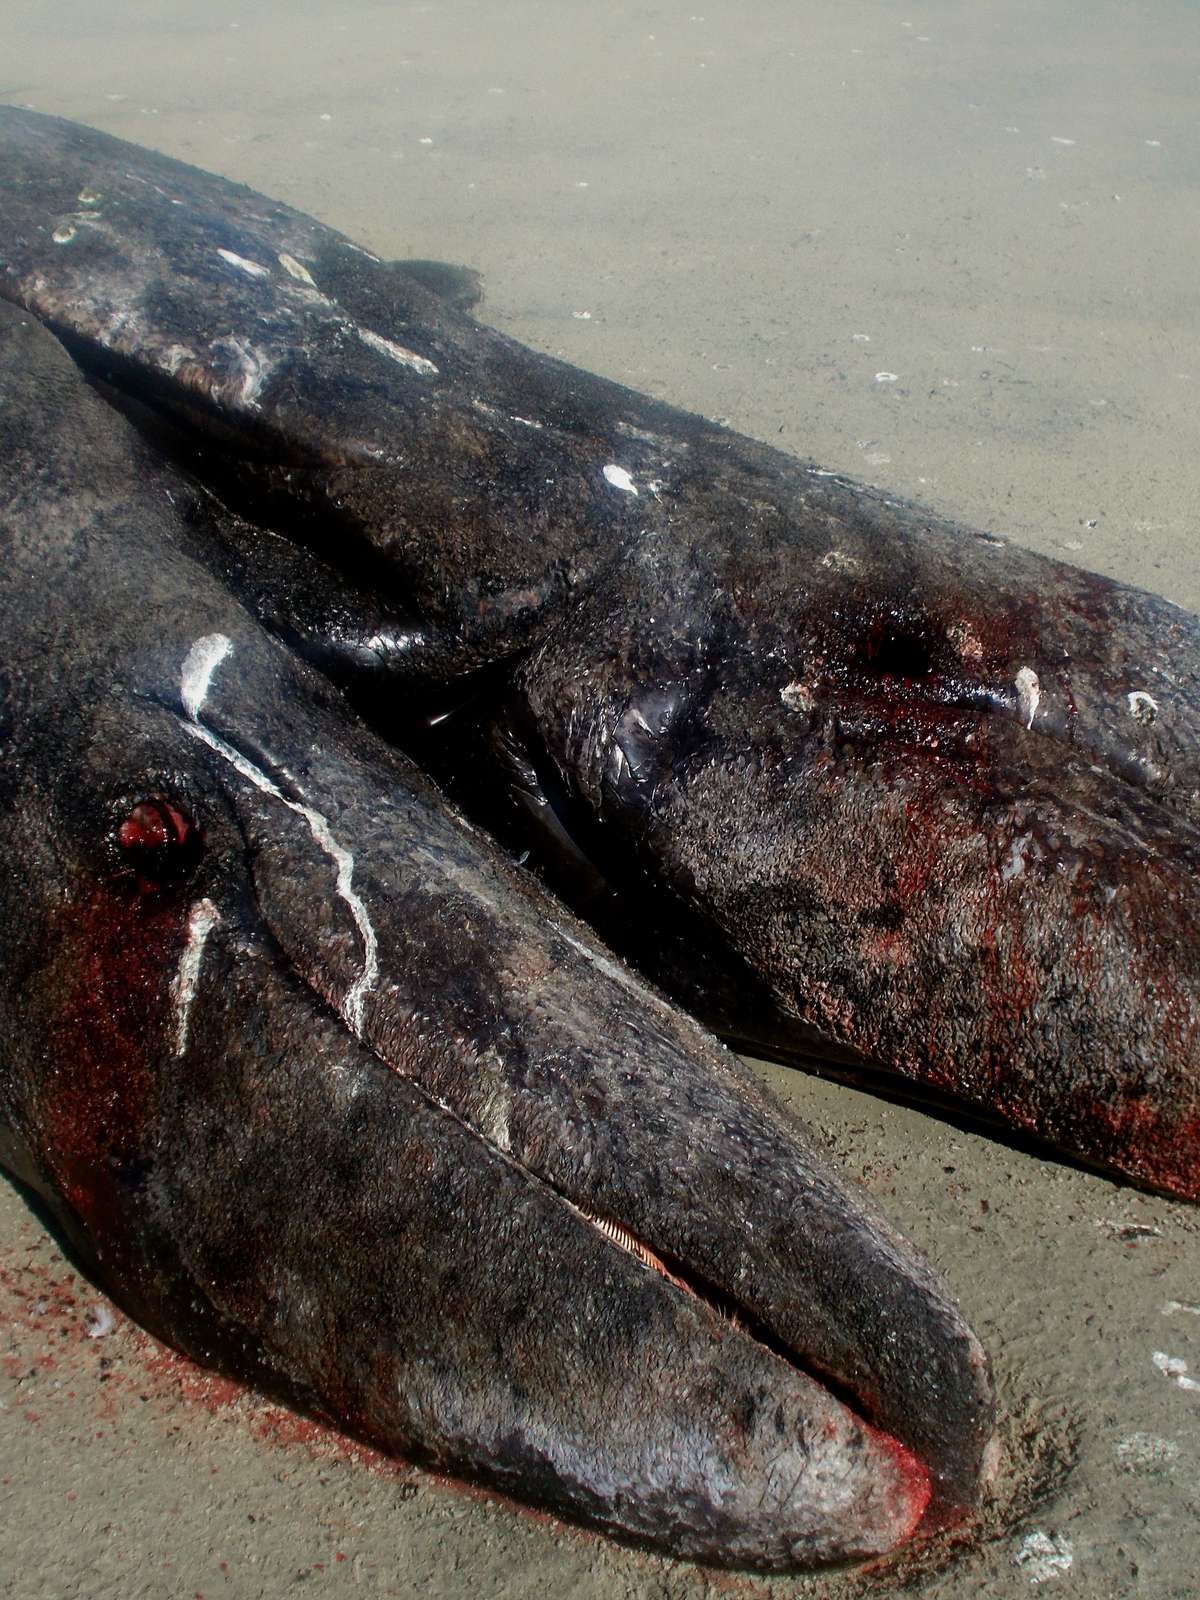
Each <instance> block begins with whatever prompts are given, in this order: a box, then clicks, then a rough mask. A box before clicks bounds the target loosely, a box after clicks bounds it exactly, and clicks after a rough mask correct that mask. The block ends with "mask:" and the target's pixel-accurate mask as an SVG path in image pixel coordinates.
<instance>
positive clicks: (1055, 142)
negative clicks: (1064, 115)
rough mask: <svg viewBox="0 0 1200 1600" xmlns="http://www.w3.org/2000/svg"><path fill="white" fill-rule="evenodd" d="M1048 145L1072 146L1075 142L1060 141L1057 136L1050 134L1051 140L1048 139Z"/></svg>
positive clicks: (1069, 140)
mask: <svg viewBox="0 0 1200 1600" xmlns="http://www.w3.org/2000/svg"><path fill="white" fill-rule="evenodd" d="M1050 143H1051V144H1074V143H1075V141H1074V139H1060V138H1059V137H1058V135H1057V134H1052V135H1051V138H1050Z"/></svg>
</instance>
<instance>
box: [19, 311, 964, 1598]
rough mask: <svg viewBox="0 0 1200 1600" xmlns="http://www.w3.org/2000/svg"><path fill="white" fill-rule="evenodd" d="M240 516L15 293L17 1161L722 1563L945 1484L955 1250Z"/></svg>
mask: <svg viewBox="0 0 1200 1600" xmlns="http://www.w3.org/2000/svg"><path fill="white" fill-rule="evenodd" d="M236 537H237V535H236V530H235V529H234V528H233V526H232V522H231V519H230V518H229V517H228V515H227V514H226V513H225V512H223V511H222V510H221V508H220V507H219V506H218V505H217V504H216V503H215V502H214V501H213V500H212V498H211V497H210V496H208V495H207V494H206V493H205V492H204V491H203V490H201V489H200V488H198V487H197V486H196V485H194V484H193V483H191V482H189V481H188V480H186V479H184V478H182V477H181V476H179V475H178V473H176V472H175V471H174V470H173V469H171V468H170V467H169V466H168V465H167V464H166V463H164V462H163V461H162V460H161V459H160V458H159V457H158V456H156V455H155V454H154V453H153V452H151V451H150V450H149V449H148V447H147V446H146V445H145V444H144V442H143V441H141V440H140V439H139V437H138V436H137V435H136V434H135V433H134V432H133V430H132V429H131V428H130V427H129V425H128V424H127V423H126V421H125V420H124V419H123V418H121V417H120V416H119V415H118V414H117V412H116V411H115V410H113V409H112V407H110V406H109V405H108V404H107V403H106V402H105V401H104V400H102V399H101V398H100V397H99V396H98V395H97V394H96V393H95V392H94V391H93V390H92V389H91V388H90V387H89V386H88V385H87V383H86V382H85V380H84V378H83V376H82V374H81V373H80V371H79V370H78V368H77V367H76V366H75V365H74V364H73V362H72V361H71V359H70V358H69V356H68V355H67V353H66V352H65V350H64V349H63V348H62V347H61V345H60V344H59V343H58V342H57V341H56V340H55V339H54V338H53V337H52V336H51V334H50V333H49V332H48V331H47V330H46V329H45V328H43V327H42V326H40V325H39V324H38V322H37V321H36V320H35V319H34V318H33V317H32V316H30V315H29V314H27V313H25V312H22V311H20V310H19V309H17V308H15V307H12V306H9V305H4V304H0V556H2V559H0V619H2V622H3V626H2V628H0V634H2V637H3V646H2V649H0V742H2V744H3V752H4V760H3V762H2V763H0V1039H2V1040H3V1051H2V1054H0V1161H2V1162H3V1164H4V1165H5V1166H6V1167H7V1168H8V1169H9V1170H10V1171H11V1172H12V1173H13V1174H14V1175H15V1176H16V1177H18V1178H19V1179H21V1180H22V1181H23V1182H24V1183H26V1184H28V1185H30V1186H32V1187H33V1189H34V1190H36V1192H37V1193H38V1194H39V1195H40V1196H41V1197H42V1199H43V1200H44V1202H45V1203H46V1204H47V1206H48V1207H49V1208H50V1210H51V1211H52V1213H53V1215H54V1217H55V1218H56V1219H57V1221H58V1223H59V1225H60V1226H61V1227H62V1229H63V1230H64V1232H65V1233H66V1235H67V1237H68V1238H69V1240H70V1241H71V1243H72V1245H73V1246H74V1249H75V1251H76V1252H77V1254H78V1256H79V1257H80V1259H81V1261H82V1262H83V1264H84V1265H85V1266H86V1267H87V1268H88V1270H90V1271H91V1272H92V1273H93V1274H94V1275H95V1277H96V1278H97V1280H98V1281H99V1282H100V1283H102V1284H103V1285H104V1286H105V1287H106V1288H107V1289H108V1290H109V1291H110V1292H111V1293H112V1294H113V1295H114V1297H115V1298H116V1299H117V1300H118V1301H119V1302H120V1303H121V1304H122V1305H124V1306H125V1307H126V1308H127V1309H128V1310H129V1311H130V1312H131V1314H132V1315H134V1316H135V1317H137V1318H138V1319H139V1320H140V1321H141V1322H142V1323H143V1324H144V1325H145V1326H146V1327H148V1328H150V1329H151V1330H152V1331H154V1332H155V1333H157V1334H159V1335H160V1336H161V1337H163V1338H165V1339H167V1340H169V1341H170V1342H171V1343H172V1344H174V1345H176V1346H177V1347H178V1348H180V1349H182V1350H184V1351H185V1352H187V1353H188V1354H189V1355H191V1356H192V1357H194V1358H195V1359H197V1360H199V1361H202V1362H205V1363H208V1364H212V1365H216V1366H220V1367H222V1368H224V1369H225V1370H227V1371H229V1372H232V1373H234V1374H235V1375H238V1376H240V1377H242V1378H244V1379H247V1380H248V1381H252V1382H255V1383H257V1384H259V1385H261V1386H262V1387H264V1388H266V1389H268V1390H270V1391H271V1392H273V1393H276V1394H280V1395H282V1396H284V1397H285V1398H286V1399H288V1400H289V1401H290V1402H291V1403H293V1404H296V1405H299V1406H301V1407H303V1408H305V1409H307V1410H308V1411H310V1412H312V1413H314V1414H316V1415H318V1416H321V1417H324V1418H326V1419H328V1420H331V1421H333V1422H334V1423H335V1424H336V1425H338V1426H339V1427H342V1428H344V1429H347V1430H349V1431H351V1432H353V1433H355V1434H356V1435H358V1436H360V1437H362V1438H364V1439H366V1440H368V1441H369V1442H371V1443H373V1444H375V1445H376V1446H378V1447H380V1448H382V1449H384V1450H388V1451H394V1452H401V1453H404V1454H406V1455H409V1456H412V1457H415V1458H417V1459H420V1460H424V1461H427V1462H431V1463H434V1464H436V1465H437V1466H439V1467H441V1468H443V1469H445V1470H449V1471H453V1472H457V1473H461V1474H466V1475H469V1476H472V1477H475V1478H478V1479H481V1480H482V1481H484V1482H486V1483H489V1484H491V1485H493V1486H495V1487H497V1488H500V1489H502V1490H505V1491H507V1492H508V1493H511V1494H512V1495H514V1496H516V1497H518V1498H521V1499H524V1500H527V1501H532V1502H534V1503H538V1504H543V1505H548V1506H550V1507H551V1508H553V1509H555V1510H557V1511H559V1512H562V1513H564V1514H566V1515H568V1516H572V1517H575V1518H577V1519H580V1520H583V1521H585V1522H589V1523H592V1524H593V1525H595V1526H598V1527H600V1528H601V1529H603V1530H605V1531H608V1532H611V1533H615V1534H618V1535H622V1536H624V1537H627V1538H632V1539H635V1540H639V1541H642V1542H647V1543H650V1544H652V1545H654V1546H655V1547H657V1548H659V1549H661V1550H663V1551H667V1552H670V1553H672V1554H676V1555H685V1556H691V1557H695V1558H698V1559H702V1560H705V1561H710V1562H714V1563H718V1564H724V1565H733V1566H756V1567H762V1568H767V1569H770V1568H790V1567H796V1566H804V1565H812V1564H816V1563H820V1562H824V1561H830V1560H841V1559H846V1558H849V1557H861V1556H865V1555H871V1554H874V1553H877V1552H880V1551H882V1550H886V1549H888V1548H891V1547H892V1546H894V1545H895V1544H897V1543H899V1542H902V1541H903V1540H904V1539H905V1538H907V1537H909V1536H910V1535H911V1533H912V1532H913V1531H914V1529H915V1528H916V1527H918V1526H920V1527H921V1528H922V1529H926V1528H933V1527H936V1526H938V1525H939V1524H941V1523H944V1522H947V1521H951V1520H954V1519H956V1518H958V1517H961V1516H962V1515H963V1514H964V1513H965V1512H966V1511H967V1510H968V1509H969V1508H970V1507H971V1505H972V1504H973V1503H974V1502H975V1500H976V1498H977V1496H978V1494H979V1492H980V1490H981V1487H982V1485H983V1483H984V1481H985V1480H986V1477H987V1475H988V1473H989V1472H990V1470H991V1467H992V1459H993V1454H994V1450H993V1446H992V1444H991V1440H992V1434H993V1427H994V1414H993V1400H992V1393H991V1384H990V1378H989V1374H988V1368H987V1362H986V1358H985V1357H984V1354H983V1352H982V1350H981V1348H980V1346H979V1343H978V1341H977V1340H976V1339H975V1337H974V1336H973V1335H972V1333H971V1332H970V1330H969V1328H968V1327H967V1326H966V1324H965V1322H964V1321H963V1319H962V1316H961V1314H960V1313H959V1311H958V1310H957V1308H956V1307H955V1305H954V1303H953V1301H952V1300H951V1299H950V1297H949V1296H948V1294H947V1292H946V1290H945V1289H944V1287H943V1286H942V1284H941V1283H940V1281H939V1280H938V1278H937V1277H936V1275H935V1274H934V1272H933V1271H932V1269H931V1268H930V1267H929V1266H928V1264H927V1263H925V1262H924V1261H923V1260H921V1259H920V1258H919V1257H918V1256H917V1254H916V1253H915V1252H914V1251H913V1250H912V1248H911V1246H909V1245H907V1244H906V1243H905V1242H904V1241H903V1240H902V1239H901V1238H900V1237H899V1236H898V1235H897V1234H896V1233H895V1231H894V1230H893V1229H892V1228H891V1227H890V1226H889V1225H888V1224H887V1223H886V1222H885V1221H884V1220H883V1219H882V1218H881V1217H880V1216H878V1215H877V1214H876V1212H875V1209H874V1207H873V1205H872V1203H871V1202H870V1201H869V1200H868V1199H867V1197H866V1196H864V1195H860V1194H856V1193H854V1192H852V1191H851V1190H849V1189H848V1188H846V1186H845V1185H844V1184H843V1183H841V1182H840V1181H839V1179H838V1178H837V1176H836V1175H835V1174H834V1173H833V1172H832V1171H831V1170H830V1168H829V1166H828V1164H827V1163H826V1162H825V1161H823V1160H822V1158H821V1157H820V1156H819V1155H818V1154H817V1153H816V1152H815V1151H814V1149H813V1147H812V1142H811V1139H810V1136H809V1135H807V1133H806V1132H805V1130H804V1129H803V1128H802V1127H801V1126H800V1125H799V1124H798V1123H796V1122H795V1121H793V1120H792V1119H790V1118H789V1117H788V1116H787V1115H786V1114H785V1113H784V1112H783V1111H782V1110H781V1109H780V1108H779V1107H778V1106H776V1105H775V1103H774V1102H773V1101H772V1100H771V1099H770V1098H769V1097H768V1096H767V1095H766V1094H765V1093H764V1092H763V1091H762V1089H761V1088H760V1087H759V1086H757V1085H756V1083H755V1081H754V1079H753V1077H752V1076H751V1074H750V1073H749V1072H748V1071H747V1070H746V1069H745V1068H744V1067H743V1066H742V1065H741V1063H739V1062H738V1061H737V1060H736V1058H735V1057H733V1056H731V1055H729V1054H728V1052H727V1051H725V1050H724V1049H723V1048H722V1047H721V1046H719V1045H718V1044H716V1043H715V1041H713V1040H711V1039H710V1038H709V1037H708V1036H707V1035H706V1034H704V1033H703V1032H702V1031H701V1029H700V1028H699V1027H698V1026H697V1025H696V1024H695V1023H693V1022H692V1021H691V1020H690V1019H689V1018H688V1017H686V1016H685V1015H684V1014H682V1013H680V1012H679V1011H677V1010H676V1009H675V1008H674V1007H672V1006H671V1005H669V1004H668V1003H667V1002H666V1001H665V1000H664V999H663V998H661V997H660V996H659V995H658V994H656V993H655V992H654V991H652V990H650V989H649V988H648V987H647V986H646V985H645V984H644V983H643V982H642V981H641V980H640V979H638V978H637V977H635V976H634V975H633V974H632V973H631V972H629V971H628V970H627V969H626V968H624V967H622V966H621V965H620V964H619V963H618V962H617V961H616V960H615V959H614V958H613V957H611V956H609V955H608V954H607V953H606V952H605V950H604V949H603V947H602V946H600V945H599V943H598V942H597V941H595V939H594V938H593V937H592V936H591V935H590V933H589V932H588V930H587V929H586V928H585V927H584V926H582V925H581V924H579V923H578V922H576V921H575V919H574V918H573V917H572V916H571V914H570V913H569V911H567V909H566V908H565V907H563V906H562V905H561V904H560V903H558V902H556V901H554V900H553V899H552V898H551V897H550V896H549V895H548V894H547V892H546V891H545V890H544V889H543V888H542V887H541V886H540V885H539V884H538V883H537V881H536V880H535V879H534V878H533V877H532V875H530V874H527V873H525V872H522V871H521V870H520V869H518V868H516V867H515V866H513V865H512V864H511V863H510V862H509V861H508V860H507V859H506V858H505V857H504V856H502V855H501V854H500V852H499V851H498V850H497V849H496V848H495V847H494V846H493V845H492V844H491V843H490V841H489V840H487V839H486V838H485V837H483V836H482V835H480V834H478V833H477V832H476V831H475V830H473V829H472V828H471V827H470V825H469V824H467V823H466V822H464V821H463V820H462V819H461V818H460V817H459V816H457V815H456V814H455V813H453V812H452V811H451V810H449V809H448V808H447V806H446V804H445V802H444V800H443V799H442V797H441V795H440V794H439V792H438V791H437V790H436V789H435V788H434V787H433V786H432V785H431V784H430V783H429V782H428V781H427V780H426V779H425V778H424V777H423V776H422V774H421V773H420V772H419V771H418V770H416V769H415V768H414V767H413V766H412V764H411V763H410V762H409V761H408V760H407V759H406V758H405V757H403V756H402V755H399V754H397V753H396V752H394V751H392V750H390V749H389V748H388V747H386V746H385V745H384V744H383V743H382V742H381V741H380V740H379V739H378V738H377V737H376V736H375V735H374V734H372V733H371V732H370V731H369V730H368V729H367V728H365V727H364V726H363V725H362V724H361V723H360V722H359V721H358V720H357V719H356V718H355V716H354V715H353V713H352V712H351V710H350V709H349V707H348V706H347V705H346V703H345V701H344V699H343V698H342V697H341V695H340V694H339V693H338V691H336V690H335V689H333V688H332V687H331V686H330V685H329V684H328V682H327V681H326V680H325V679H324V678H323V677H322V676H321V675H319V674H318V673H316V672H315V671H314V670H313V669H312V668H310V667H309V666H307V665H306V664H304V663H303V662H301V661H300V660H299V659H298V658H296V657H295V656H294V655H293V653H292V652H290V651H289V650H288V649H287V648H286V647H284V646H283V645H281V644H280V643H279V642H278V641H277V640H275V639H274V638H272V637H271V636H270V635H268V634H267V633H266V632H264V630H263V629H262V628H261V627H260V625H259V624H258V623H257V622H256V621H255V620H254V619H253V617H252V616H251V615H250V613H249V612H248V611H247V610H246V609H245V608H244V607H243V606H242V605H241V604H240V603H239V601H238V600H237V599H235V598H234V597H233V596H232V595H231V594H230V592H229V590H228V588H227V587H226V586H225V585H224V584H223V583H221V582H220V581H219V580H218V579H217V577H216V576H214V575H213V573H212V572H211V571H209V570H207V569H206V567H205V565H204V564H203V563H202V561H201V559H200V557H201V556H202V555H203V556H204V557H205V559H211V553H212V551H213V550H214V549H215V548H218V547H220V545H221V543H222V541H225V542H229V541H231V540H236ZM824 1380H829V1381H830V1382H831V1384H832V1391H831V1389H830V1388H827V1387H826V1384H825V1381H824ZM851 1396H853V1397H854V1398H853V1405H854V1408H855V1409H851V1407H850V1405H848V1404H847V1403H845V1400H846V1397H851ZM838 1397H842V1398H838ZM865 1419H869V1420H865Z"/></svg>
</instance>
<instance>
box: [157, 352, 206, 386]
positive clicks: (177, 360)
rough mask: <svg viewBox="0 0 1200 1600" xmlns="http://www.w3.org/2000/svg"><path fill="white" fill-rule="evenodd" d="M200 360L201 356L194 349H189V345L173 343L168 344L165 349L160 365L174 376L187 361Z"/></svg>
mask: <svg viewBox="0 0 1200 1600" xmlns="http://www.w3.org/2000/svg"><path fill="white" fill-rule="evenodd" d="M198 360H199V357H198V356H197V354H196V352H195V351H194V350H189V349H188V347H187V345H185V344H171V345H168V346H167V348H166V349H165V350H164V351H163V353H162V356H161V358H160V365H161V366H162V369H163V371H164V372H166V373H169V374H170V376H171V377H172V378H173V377H174V376H175V374H176V373H177V372H178V371H179V369H180V367H182V366H183V365H184V364H185V362H189V361H198Z"/></svg>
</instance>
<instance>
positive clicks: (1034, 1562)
mask: <svg viewBox="0 0 1200 1600" xmlns="http://www.w3.org/2000/svg"><path fill="white" fill-rule="evenodd" d="M1013 1561H1014V1563H1015V1564H1016V1565H1017V1566H1018V1567H1020V1568H1021V1569H1022V1571H1023V1572H1024V1573H1025V1576H1026V1577H1027V1578H1028V1579H1029V1581H1030V1583H1045V1581H1046V1579H1047V1578H1056V1577H1058V1575H1059V1573H1062V1572H1070V1570H1071V1568H1072V1566H1073V1565H1074V1564H1075V1549H1074V1546H1073V1545H1072V1543H1071V1541H1070V1539H1068V1538H1067V1536H1066V1534H1064V1533H1056V1534H1048V1533H1040V1532H1038V1533H1027V1534H1026V1535H1025V1537H1024V1538H1023V1539H1022V1540H1021V1543H1020V1545H1019V1547H1018V1549H1017V1553H1016V1554H1015V1555H1014V1556H1013Z"/></svg>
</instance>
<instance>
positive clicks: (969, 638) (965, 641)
mask: <svg viewBox="0 0 1200 1600" xmlns="http://www.w3.org/2000/svg"><path fill="white" fill-rule="evenodd" d="M946 637H947V639H949V641H950V643H951V644H952V645H953V646H954V648H955V649H956V650H957V651H958V656H959V660H960V661H982V660H983V645H982V644H981V643H980V642H979V635H978V634H977V633H976V632H975V629H974V628H973V627H972V626H971V624H970V623H969V622H966V621H962V622H952V623H951V624H950V626H949V627H948V628H947V629H946Z"/></svg>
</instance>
